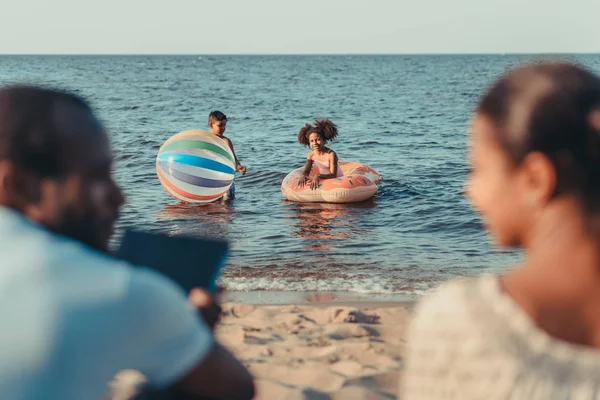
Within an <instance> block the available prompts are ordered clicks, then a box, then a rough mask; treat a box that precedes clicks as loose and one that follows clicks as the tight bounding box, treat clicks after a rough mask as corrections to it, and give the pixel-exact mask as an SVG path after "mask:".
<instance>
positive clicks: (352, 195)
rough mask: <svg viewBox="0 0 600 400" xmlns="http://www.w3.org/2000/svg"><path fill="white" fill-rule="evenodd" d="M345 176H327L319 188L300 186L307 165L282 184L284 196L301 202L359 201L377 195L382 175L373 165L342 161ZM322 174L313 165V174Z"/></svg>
mask: <svg viewBox="0 0 600 400" xmlns="http://www.w3.org/2000/svg"><path fill="white" fill-rule="evenodd" d="M340 167H341V168H342V172H343V173H344V176H341V177H339V178H331V179H323V180H321V181H320V182H319V187H318V188H317V189H315V190H311V189H310V187H309V185H308V183H307V184H306V185H304V186H303V187H300V186H299V185H298V181H299V179H300V178H301V177H302V174H303V173H304V168H298V169H295V170H293V171H292V172H290V173H289V174H288V175H287V176H286V177H285V179H284V180H283V182H282V183H281V193H282V194H283V197H285V198H286V199H288V200H290V201H297V202H301V203H357V202H359V201H364V200H367V199H370V198H371V197H373V195H374V194H375V192H377V184H378V183H379V182H381V176H380V175H379V174H378V173H377V172H376V171H375V170H374V169H373V168H371V167H369V166H367V165H364V164H360V163H357V162H340ZM317 173H318V169H317V167H316V166H314V165H313V168H312V169H311V171H310V176H313V175H315V174H317Z"/></svg>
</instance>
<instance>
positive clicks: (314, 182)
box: [310, 175, 319, 190]
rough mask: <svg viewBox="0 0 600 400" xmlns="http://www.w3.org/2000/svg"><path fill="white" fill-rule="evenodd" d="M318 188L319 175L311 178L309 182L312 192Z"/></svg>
mask: <svg viewBox="0 0 600 400" xmlns="http://www.w3.org/2000/svg"><path fill="white" fill-rule="evenodd" d="M318 187H319V175H315V176H314V177H312V179H311V180H310V188H311V189H312V190H315V189H316V188H318Z"/></svg>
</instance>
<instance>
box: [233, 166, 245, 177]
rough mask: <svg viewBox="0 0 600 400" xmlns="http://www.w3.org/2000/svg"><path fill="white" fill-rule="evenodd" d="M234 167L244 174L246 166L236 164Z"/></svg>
mask: <svg viewBox="0 0 600 400" xmlns="http://www.w3.org/2000/svg"><path fill="white" fill-rule="evenodd" d="M235 169H236V170H238V171H239V172H240V173H241V174H242V175H246V167H244V166H243V165H242V164H238V165H236V166H235Z"/></svg>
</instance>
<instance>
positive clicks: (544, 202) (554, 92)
mask: <svg viewBox="0 0 600 400" xmlns="http://www.w3.org/2000/svg"><path fill="white" fill-rule="evenodd" d="M470 142H471V143H470V160H469V161H470V164H471V173H470V176H469V180H468V183H467V185H466V195H467V198H468V199H469V200H470V202H471V203H472V204H473V206H474V209H475V210H476V211H477V212H478V213H479V214H480V215H481V217H482V219H483V221H484V223H485V226H486V228H487V230H488V231H489V234H490V237H491V238H493V239H494V241H495V242H496V244H497V245H498V246H500V247H515V248H521V249H523V250H524V253H525V259H524V260H523V262H522V263H521V264H520V265H518V266H517V267H516V268H511V269H509V270H507V271H506V272H504V273H502V274H499V275H495V274H491V273H488V274H485V275H483V276H481V277H479V278H475V279H464V280H456V281H452V282H448V283H446V284H444V285H442V286H441V287H440V288H439V289H438V290H437V291H436V292H435V293H433V294H431V295H429V296H426V297H425V298H424V299H423V300H422V301H421V302H420V304H419V305H418V306H417V307H416V311H415V317H414V319H413V322H412V324H411V328H410V330H409V333H408V343H407V350H406V361H405V362H406V364H405V375H404V378H403V383H402V390H401V392H402V395H401V397H402V399H406V400H415V399H418V400H428V399H431V400H433V399H441V398H443V399H457V400H458V399H460V400H471V399H530V400H542V399H543V400H553V399H598V398H600V78H599V77H598V76H597V75H595V74H593V73H591V72H590V71H588V70H586V69H584V68H582V67H580V66H577V65H573V64H567V63H540V64H532V65H527V66H524V67H521V68H517V69H515V70H512V71H510V72H509V73H508V74H506V75H505V76H504V77H502V78H501V79H500V80H498V81H497V82H496V83H495V84H494V85H493V86H492V87H491V88H490V89H489V90H488V92H487V93H486V94H485V95H484V96H483V98H482V99H481V102H480V103H479V106H478V108H477V109H476V112H475V114H474V116H473V121H472V125H471V134H470Z"/></svg>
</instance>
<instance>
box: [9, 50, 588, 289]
mask: <svg viewBox="0 0 600 400" xmlns="http://www.w3.org/2000/svg"><path fill="white" fill-rule="evenodd" d="M541 58H543V59H548V58H552V59H556V58H561V59H569V60H575V61H577V62H580V63H583V64H585V65H587V66H588V67H590V68H592V69H593V70H595V71H596V72H600V55H571V56H560V57H552V56H532V55H468V56H467V55H465V56H460V55H456V56H447V55H440V56H433V55H432V56H0V84H6V83H15V82H26V83H37V84H46V85H51V86H55V87H61V88H67V89H70V90H73V91H76V92H77V93H79V94H81V95H83V96H84V97H86V98H88V99H89V100H90V101H91V102H92V104H93V105H94V107H95V108H96V109H97V111H98V113H99V115H100V116H101V118H102V119H103V120H104V122H105V124H106V126H107V127H108V129H109V131H110V134H111V139H112V142H113V145H114V150H115V153H116V163H115V167H114V171H115V175H116V178H117V181H118V182H119V183H120V185H121V186H122V187H123V189H124V191H125V193H126V195H127V198H128V203H127V205H126V207H125V208H124V209H123V212H122V216H121V219H120V221H119V230H120V229H121V228H122V227H124V226H133V227H137V228H141V229H149V230H153V231H161V232H168V233H170V234H191V235H199V236H212V237H219V238H225V239H228V240H229V241H230V242H231V246H232V252H231V254H230V257H229V260H228V265H227V268H226V269H225V270H224V273H223V276H222V279H221V283H222V284H223V285H224V286H225V287H226V288H227V289H229V290H236V291H248V290H267V291H284V290H285V291H341V292H349V293H356V294H360V293H362V294H366V293H378V294H394V295H403V296H416V295H419V294H420V293H423V292H424V291H426V290H428V289H430V288H431V287H433V286H435V285H437V284H439V283H440V282H442V281H444V280H447V279H449V278H452V277H456V276H468V275H473V274H479V273H481V272H484V271H498V270H502V269H504V268H509V267H510V266H511V265H513V264H514V263H516V262H518V260H519V258H520V256H521V255H520V254H519V253H517V252H506V251H503V252H502V251H498V250H497V249H494V248H493V247H492V246H491V245H490V244H489V242H488V239H487V237H486V233H485V232H484V231H483V229H482V226H481V224H480V220H479V218H478V217H477V216H476V215H475V214H474V213H473V212H472V210H471V209H470V208H469V205H468V204H467V202H466V201H465V199H464V198H463V195H462V189H463V183H464V180H465V177H466V174H467V166H466V144H467V141H466V139H467V137H466V131H467V127H468V121H469V117H470V113H471V111H472V109H473V107H474V106H475V104H476V102H477V99H478V97H479V96H480V94H481V92H482V90H483V89H484V88H485V87H486V86H487V85H488V84H489V83H490V82H491V81H492V80H493V79H494V78H496V77H497V76H498V75H499V74H501V73H502V72H504V71H505V70H506V69H507V68H509V67H511V66H514V65H517V64H519V63H520V62H523V61H529V60H533V59H541ZM215 109H218V110H221V111H223V112H224V113H225V114H227V116H228V117H229V122H228V125H227V132H226V135H227V136H228V137H230V138H231V140H232V141H233V143H234V145H235V150H236V152H237V154H238V158H239V159H240V161H241V162H242V164H244V165H245V166H247V168H248V173H247V174H246V176H243V177H242V176H238V177H237V178H236V189H237V196H238V198H237V199H236V200H235V201H234V202H233V203H231V204H223V203H213V204H209V205H204V206H202V205H200V206H194V205H184V204H178V203H177V202H176V201H175V200H174V199H172V198H171V197H170V196H169V195H168V194H167V193H166V192H165V191H164V190H163V189H162V187H161V186H160V184H159V182H158V179H157V177H156V174H155V169H154V162H155V157H156V154H157V151H158V148H159V147H160V145H161V143H162V142H163V141H164V140H166V139H167V138H169V137H170V136H171V135H173V134H175V133H177V132H180V131H183V130H188V129H207V126H206V125H207V116H208V113H209V112H210V111H211V110H215ZM319 117H326V118H330V119H332V120H333V121H334V122H335V123H336V124H337V125H338V127H339V131H340V135H339V139H338V140H336V141H334V142H332V143H331V145H330V147H331V148H333V149H334V150H335V151H336V152H337V153H338V155H339V157H340V159H341V160H351V161H358V162H362V163H365V164H368V165H370V166H371V167H373V168H375V169H376V170H377V171H378V172H380V174H381V175H382V176H383V182H382V183H381V184H380V185H379V191H378V193H377V195H376V196H375V198H374V199H373V200H372V201H369V202H366V203H361V204H354V205H334V204H294V203H289V202H287V201H285V200H284V199H283V198H282V195H281V192H280V184H281V181H282V179H283V178H284V177H285V175H286V174H287V173H288V172H289V171H291V170H292V169H294V168H298V167H300V166H302V165H303V164H304V162H305V157H306V153H307V150H306V149H304V148H303V147H302V146H301V145H299V144H297V143H296V135H297V133H298V130H299V129H300V128H301V127H302V125H303V124H304V123H305V122H310V121H311V120H313V119H314V118H319ZM115 240H118V232H117V239H115ZM173 261H174V262H176V261H177V255H176V254H173Z"/></svg>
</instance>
